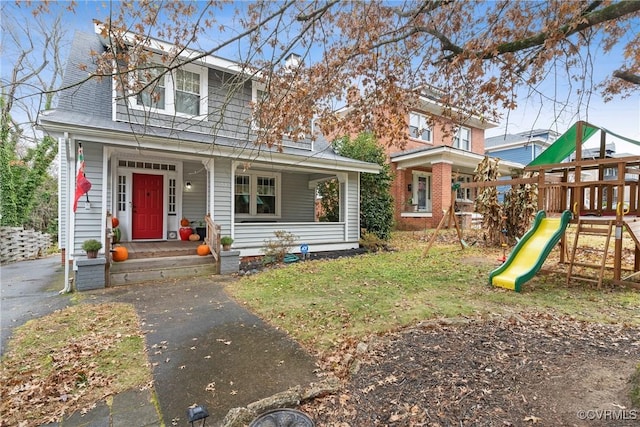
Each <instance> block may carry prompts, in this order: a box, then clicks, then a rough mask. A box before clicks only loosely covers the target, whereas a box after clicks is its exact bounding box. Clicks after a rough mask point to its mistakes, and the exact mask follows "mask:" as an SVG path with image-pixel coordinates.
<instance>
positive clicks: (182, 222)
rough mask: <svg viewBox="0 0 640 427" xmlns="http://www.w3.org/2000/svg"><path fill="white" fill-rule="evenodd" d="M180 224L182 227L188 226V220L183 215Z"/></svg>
mask: <svg viewBox="0 0 640 427" xmlns="http://www.w3.org/2000/svg"><path fill="white" fill-rule="evenodd" d="M180 225H181V226H183V227H188V226H189V220H188V219H187V218H185V217H182V219H181V220H180Z"/></svg>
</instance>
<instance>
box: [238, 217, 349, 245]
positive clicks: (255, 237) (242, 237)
mask: <svg viewBox="0 0 640 427" xmlns="http://www.w3.org/2000/svg"><path fill="white" fill-rule="evenodd" d="M234 227H235V230H234V237H233V238H234V242H233V246H234V247H235V248H238V249H242V248H248V247H255V246H256V242H260V243H262V242H265V241H267V240H272V239H274V238H275V235H274V232H275V231H278V230H284V231H287V232H289V233H291V234H293V235H295V236H296V244H302V243H306V244H309V245H310V244H316V245H318V244H327V243H336V242H347V241H348V239H347V232H346V224H345V223H344V222H274V223H259V222H256V223H250V222H249V223H236V224H235V226H234ZM355 240H356V241H357V240H358V237H355Z"/></svg>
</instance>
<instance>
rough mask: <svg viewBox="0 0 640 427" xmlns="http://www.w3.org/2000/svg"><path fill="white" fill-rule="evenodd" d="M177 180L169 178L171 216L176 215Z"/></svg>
mask: <svg viewBox="0 0 640 427" xmlns="http://www.w3.org/2000/svg"><path fill="white" fill-rule="evenodd" d="M176 200H177V199H176V179H175V178H169V211H168V213H169V215H175V214H176Z"/></svg>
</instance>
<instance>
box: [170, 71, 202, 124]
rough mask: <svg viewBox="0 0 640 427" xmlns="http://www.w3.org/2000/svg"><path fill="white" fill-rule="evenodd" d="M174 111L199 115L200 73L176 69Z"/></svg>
mask: <svg viewBox="0 0 640 427" xmlns="http://www.w3.org/2000/svg"><path fill="white" fill-rule="evenodd" d="M175 102H176V111H177V112H178V113H184V114H189V115H191V116H199V115H200V74H198V73H193V72H191V71H187V70H182V69H178V70H176V100H175Z"/></svg>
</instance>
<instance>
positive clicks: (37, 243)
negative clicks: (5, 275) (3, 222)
mask: <svg viewBox="0 0 640 427" xmlns="http://www.w3.org/2000/svg"><path fill="white" fill-rule="evenodd" d="M51 245H52V239H51V235H50V234H45V233H41V232H39V231H34V230H25V229H24V228H22V227H0V263H2V264H5V263H8V262H14V261H21V260H25V259H36V258H38V257H41V256H43V255H44V254H45V253H46V252H47V250H48V249H49V248H50V247H51Z"/></svg>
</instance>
